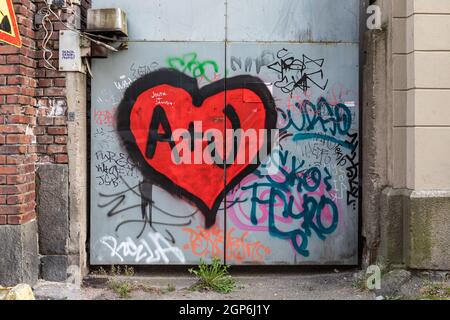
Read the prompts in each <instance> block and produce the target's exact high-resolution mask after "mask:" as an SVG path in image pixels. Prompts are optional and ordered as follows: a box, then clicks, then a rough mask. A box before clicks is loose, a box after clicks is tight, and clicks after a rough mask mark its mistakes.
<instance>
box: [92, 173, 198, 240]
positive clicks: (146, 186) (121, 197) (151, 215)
mask: <svg viewBox="0 0 450 320" xmlns="http://www.w3.org/2000/svg"><path fill="white" fill-rule="evenodd" d="M121 180H122V183H123V184H124V185H125V186H126V189H125V190H123V191H120V192H117V193H112V194H106V193H99V197H100V199H101V200H103V201H104V202H103V203H99V205H98V207H99V208H101V209H107V210H108V211H107V216H108V217H109V218H112V217H115V216H117V215H118V214H121V213H127V214H135V213H136V210H135V209H137V208H140V216H138V217H137V218H133V219H126V220H123V221H122V222H120V223H119V224H118V225H117V226H116V229H115V232H118V231H119V230H120V229H121V228H122V227H123V226H125V225H128V224H141V225H142V228H141V230H140V231H139V233H138V234H137V236H136V239H139V238H141V237H142V235H143V234H144V231H145V229H146V228H147V227H149V228H150V229H151V230H152V231H153V232H158V233H161V234H164V238H165V239H166V240H167V241H169V242H171V243H172V244H175V237H174V236H173V235H172V233H171V232H170V231H169V230H168V229H167V227H186V226H189V225H190V224H191V223H192V217H193V216H194V215H195V214H196V213H197V211H195V212H193V213H191V214H188V215H176V214H173V213H170V212H168V211H166V210H164V209H161V208H160V207H159V206H157V205H156V204H155V201H154V200H153V195H152V194H153V184H152V183H151V182H149V181H146V180H144V181H142V182H140V183H139V184H137V185H135V186H130V185H129V184H128V183H127V182H126V181H125V179H123V178H121ZM133 195H135V196H138V197H139V198H140V199H141V201H140V203H135V204H132V205H125V203H127V201H126V200H127V198H130V197H132V196H133ZM100 202H101V201H100ZM161 217H162V218H161ZM168 217H169V218H172V220H174V221H176V222H165V221H167V218H168ZM164 227H166V228H165V229H164V230H163V232H161V230H158V229H159V228H164Z"/></svg>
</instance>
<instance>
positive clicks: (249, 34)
mask: <svg viewBox="0 0 450 320" xmlns="http://www.w3.org/2000/svg"><path fill="white" fill-rule="evenodd" d="M227 7H228V10H227V17H228V20H227V22H228V23H227V40H229V41H278V42H279V41H281V42H283V41H286V42H287V41H293V42H328V41H336V42H358V41H359V32H358V26H359V8H360V7H359V0H313V1H311V0H294V1H292V0H277V1H271V0H247V1H245V2H243V1H239V0H227Z"/></svg>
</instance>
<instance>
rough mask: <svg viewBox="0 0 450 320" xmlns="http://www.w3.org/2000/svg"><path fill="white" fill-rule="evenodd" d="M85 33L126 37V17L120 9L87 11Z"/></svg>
mask: <svg viewBox="0 0 450 320" xmlns="http://www.w3.org/2000/svg"><path fill="white" fill-rule="evenodd" d="M86 31H88V32H90V33H100V34H107V35H115V36H119V37H127V36H128V28H127V15H126V13H125V12H124V11H123V10H122V9H120V8H107V9H89V10H88V12H87V29H86Z"/></svg>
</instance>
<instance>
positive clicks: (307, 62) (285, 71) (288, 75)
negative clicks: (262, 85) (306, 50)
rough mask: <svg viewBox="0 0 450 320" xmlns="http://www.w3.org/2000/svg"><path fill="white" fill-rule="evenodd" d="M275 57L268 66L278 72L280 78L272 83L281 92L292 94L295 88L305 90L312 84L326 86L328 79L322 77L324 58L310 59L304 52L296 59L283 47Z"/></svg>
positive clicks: (322, 87) (323, 88) (324, 87)
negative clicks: (274, 60) (275, 59)
mask: <svg viewBox="0 0 450 320" xmlns="http://www.w3.org/2000/svg"><path fill="white" fill-rule="evenodd" d="M277 58H278V60H277V61H276V62H274V63H272V64H270V65H269V66H268V68H269V69H270V70H273V71H275V72H276V73H277V74H278V77H279V79H280V80H278V81H276V82H275V83H274V85H275V87H277V88H279V89H281V91H282V92H283V93H288V94H293V92H294V91H295V90H296V89H300V90H302V91H303V92H306V91H307V90H308V89H310V88H311V87H312V86H315V87H317V88H319V89H321V90H325V89H326V88H327V86H328V79H327V80H325V79H324V73H323V70H322V67H323V65H324V63H325V59H312V58H309V57H308V56H306V55H304V54H303V55H302V57H301V58H300V59H298V58H296V57H295V56H294V55H293V54H292V53H290V52H289V51H288V50H287V49H284V48H283V49H281V50H280V51H278V53H277Z"/></svg>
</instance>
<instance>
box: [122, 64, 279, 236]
mask: <svg viewBox="0 0 450 320" xmlns="http://www.w3.org/2000/svg"><path fill="white" fill-rule="evenodd" d="M162 84H167V85H170V86H172V87H175V88H180V89H184V90H185V91H187V92H188V93H189V94H190V96H191V97H192V104H193V105H194V106H196V107H198V108H200V107H201V105H202V104H203V101H204V100H205V99H206V98H208V97H210V96H213V95H215V94H217V93H220V92H223V91H226V90H233V89H241V88H242V89H249V90H251V91H252V92H254V93H256V95H257V96H258V97H259V98H260V99H261V101H262V102H263V105H264V109H265V111H266V123H265V129H267V130H271V129H275V128H276V124H277V112H276V109H275V101H274V99H273V97H272V94H271V93H270V91H269V89H268V88H267V86H266V84H265V83H264V82H263V81H261V79H259V78H257V77H253V76H249V75H241V76H236V77H233V78H224V79H221V80H219V81H216V82H213V83H211V84H208V85H206V86H204V87H202V88H199V87H198V83H197V80H196V79H195V78H192V77H189V76H188V75H186V74H184V73H182V72H180V71H178V70H175V69H167V68H163V69H159V70H156V71H153V72H151V73H149V74H146V75H145V76H143V77H141V78H139V79H137V80H136V81H134V82H133V83H132V84H131V85H130V86H129V87H128V88H127V90H126V91H125V94H124V96H123V98H122V101H121V102H120V104H119V106H118V110H117V130H118V133H119V136H120V138H121V140H122V143H123V145H124V146H125V148H126V150H127V151H128V153H129V155H130V157H131V158H132V159H133V160H134V161H135V163H136V165H137V166H138V168H139V169H140V171H141V172H142V174H143V175H144V178H148V179H149V181H151V182H152V183H154V184H155V185H158V186H160V187H161V188H163V189H164V190H166V191H168V192H169V193H171V194H175V195H177V196H181V197H183V198H185V199H187V200H188V201H191V202H193V203H194V204H195V205H196V206H197V208H198V209H199V210H200V212H202V214H203V215H204V217H205V227H206V228H207V229H208V228H210V227H212V226H213V225H214V224H215V221H216V216H217V211H218V209H219V207H220V204H221V203H222V201H223V199H224V198H225V196H226V194H227V193H228V192H229V191H230V190H232V189H233V188H234V187H235V186H237V185H238V184H239V183H240V182H241V181H242V179H244V178H245V177H246V176H248V175H249V174H250V173H252V172H253V171H255V170H256V169H257V168H258V167H259V166H260V164H261V163H260V160H261V159H258V162H257V163H256V164H249V165H248V166H247V167H245V168H244V170H242V171H241V172H240V173H239V174H238V175H237V176H236V177H234V178H233V179H232V180H231V181H230V183H228V185H225V177H226V171H225V170H226V169H225V170H224V188H223V190H222V192H221V193H220V195H219V196H218V197H217V198H216V200H215V201H214V205H213V207H212V208H211V209H210V208H209V207H208V206H207V205H206V204H205V203H204V202H203V200H202V199H200V198H199V197H197V196H196V195H194V194H192V193H190V192H189V191H187V190H185V189H183V188H182V187H180V186H178V185H176V184H175V183H173V182H172V180H170V179H169V178H168V177H166V176H165V175H164V174H162V173H160V172H158V171H157V170H155V169H154V168H152V167H151V165H150V164H148V162H147V161H146V160H145V158H144V156H143V155H142V153H141V151H140V149H139V148H138V146H137V143H136V140H135V138H134V135H133V134H132V132H131V130H130V115H131V111H132V109H133V107H134V104H135V103H136V101H137V99H138V97H139V96H140V95H141V94H142V93H143V92H145V91H147V90H149V89H151V88H154V87H156V86H158V85H162ZM224 103H225V101H224ZM271 150H272V145H271V143H269V144H268V154H270V152H271Z"/></svg>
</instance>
